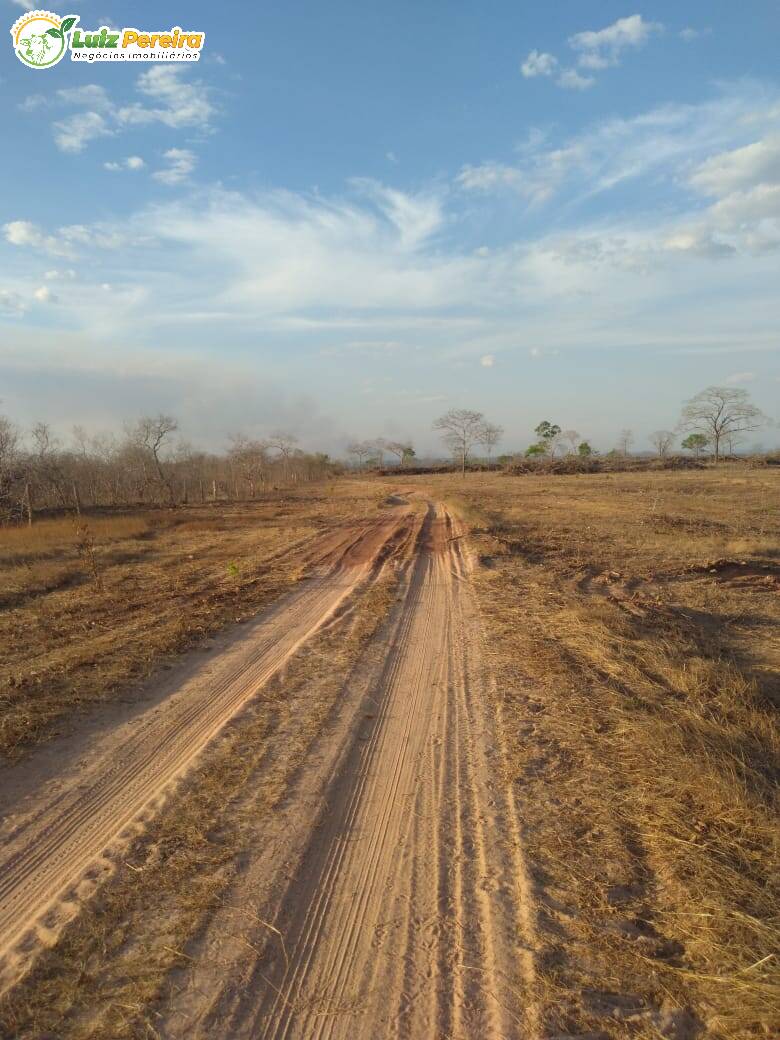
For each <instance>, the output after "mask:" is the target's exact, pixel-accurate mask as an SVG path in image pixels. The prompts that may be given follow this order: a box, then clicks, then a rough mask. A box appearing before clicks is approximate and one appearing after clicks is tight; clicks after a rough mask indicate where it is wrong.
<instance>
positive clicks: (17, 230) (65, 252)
mask: <svg viewBox="0 0 780 1040" xmlns="http://www.w3.org/2000/svg"><path fill="white" fill-rule="evenodd" d="M3 234H4V235H5V240H6V242H8V243H9V244H10V245H12V246H18V247H20V248H27V249H34V250H38V251H40V252H42V253H48V254H49V255H50V256H61V257H73V256H75V255H76V247H84V248H89V247H92V248H99V249H116V248H118V247H119V246H120V245H122V244H125V243H126V242H128V241H129V239H128V238H127V237H126V236H125V235H123V234H121V233H120V232H118V231H116V230H115V229H114V228H113V227H111V226H109V225H105V224H93V225H90V226H89V227H87V226H86V225H85V224H67V225H65V226H63V227H61V228H58V230H57V231H56V233H55V234H47V233H45V232H43V231H42V230H41V229H40V228H39V227H38V225H37V224H33V223H31V222H30V221H29V220H12V221H10V222H9V223H7V224H4V225H3ZM48 274H51V275H54V274H55V272H53V271H52V272H48ZM56 274H57V275H58V276H62V277H70V276H71V275H70V274H69V273H68V272H56ZM73 276H74V277H75V274H74V275H73Z"/></svg>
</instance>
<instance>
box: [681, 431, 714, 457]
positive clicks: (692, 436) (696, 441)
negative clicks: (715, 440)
mask: <svg viewBox="0 0 780 1040" xmlns="http://www.w3.org/2000/svg"><path fill="white" fill-rule="evenodd" d="M709 443H710V439H709V437H708V436H707V435H706V433H689V434H688V436H687V437H686V438H685V440H683V441H681V442H680V447H682V448H685V450H686V451H692V452H693V454H694V455H695V456H696V458H698V457H699V455H701V453H702V452H703V451H704V449H705V448H706V447H707V445H708V444H709Z"/></svg>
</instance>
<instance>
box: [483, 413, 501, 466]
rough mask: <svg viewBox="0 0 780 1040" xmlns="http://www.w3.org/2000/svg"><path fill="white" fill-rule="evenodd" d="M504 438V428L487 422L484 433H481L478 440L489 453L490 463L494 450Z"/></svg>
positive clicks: (484, 425)
mask: <svg viewBox="0 0 780 1040" xmlns="http://www.w3.org/2000/svg"><path fill="white" fill-rule="evenodd" d="M503 436H504V427H503V426H497V425H496V424H495V423H489V422H485V423H483V424H482V431H481V432H480V434H479V436H478V438H477V440H478V441H479V443H480V444H481V445H482V446H483V448H484V449H485V450H486V451H487V457H488V462H490V458H491V456H492V454H493V449H494V448H495V446H496V445H497V444H498V442H499V441H500V440H501V438H502V437H503Z"/></svg>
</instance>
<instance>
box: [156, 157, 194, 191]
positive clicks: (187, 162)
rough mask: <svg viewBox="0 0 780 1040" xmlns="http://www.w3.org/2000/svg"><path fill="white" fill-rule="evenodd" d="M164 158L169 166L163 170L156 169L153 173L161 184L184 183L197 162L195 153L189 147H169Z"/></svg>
mask: <svg viewBox="0 0 780 1040" xmlns="http://www.w3.org/2000/svg"><path fill="white" fill-rule="evenodd" d="M163 158H164V159H165V161H166V163H167V166H166V167H165V168H164V169H162V170H155V172H154V173H153V174H152V177H154V179H155V180H156V181H160V183H161V184H168V185H175V184H182V183H183V182H184V181H186V180H187V179H188V178H189V176H190V174H191V173H192V171H193V170H194V169H195V166H196V163H197V159H196V156H195V153H194V152H191V151H190V150H189V149H188V148H169V149H168V151H167V152H165V154H164V156H163Z"/></svg>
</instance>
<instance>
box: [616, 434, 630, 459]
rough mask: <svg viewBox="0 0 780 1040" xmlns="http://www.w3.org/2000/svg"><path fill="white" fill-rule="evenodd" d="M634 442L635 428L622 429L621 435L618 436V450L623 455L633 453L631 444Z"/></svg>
mask: <svg viewBox="0 0 780 1040" xmlns="http://www.w3.org/2000/svg"><path fill="white" fill-rule="evenodd" d="M633 443H634V431H633V430H621V431H620V436H619V437H618V442H617V450H618V451H619V452H620V454H621V455H630V454H631V445H632V444H633Z"/></svg>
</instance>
